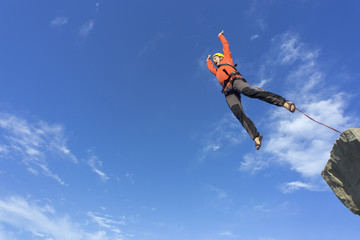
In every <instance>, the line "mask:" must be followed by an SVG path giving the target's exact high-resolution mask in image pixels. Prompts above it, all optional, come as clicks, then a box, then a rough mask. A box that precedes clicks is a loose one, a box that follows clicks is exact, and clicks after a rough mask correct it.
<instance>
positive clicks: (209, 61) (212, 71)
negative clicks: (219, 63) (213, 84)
mask: <svg viewBox="0 0 360 240" xmlns="http://www.w3.org/2000/svg"><path fill="white" fill-rule="evenodd" d="M206 63H207V66H208V68H209V70H210V72H211V73H212V74H214V75H216V68H215V67H214V65H213V63H212V62H211V60H210V59H208V60H206Z"/></svg>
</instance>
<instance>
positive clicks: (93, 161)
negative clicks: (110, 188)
mask: <svg viewBox="0 0 360 240" xmlns="http://www.w3.org/2000/svg"><path fill="white" fill-rule="evenodd" d="M88 153H89V158H88V160H87V161H86V162H87V164H88V165H89V166H90V167H91V170H92V171H93V172H94V173H96V174H97V175H98V176H99V177H100V178H101V180H102V181H104V182H106V181H107V180H109V177H108V176H107V175H106V174H105V173H104V172H103V171H101V170H100V168H101V167H102V161H100V160H99V159H98V157H97V156H96V155H95V154H94V153H93V151H92V150H88Z"/></svg>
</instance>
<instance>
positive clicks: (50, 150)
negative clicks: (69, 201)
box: [0, 113, 78, 184]
mask: <svg viewBox="0 0 360 240" xmlns="http://www.w3.org/2000/svg"><path fill="white" fill-rule="evenodd" d="M0 130H1V131H2V134H1V136H0V157H3V158H9V159H19V160H20V161H21V162H22V163H23V164H24V165H25V166H26V168H27V169H28V170H29V171H30V172H31V173H33V174H34V175H40V174H42V175H44V176H48V177H51V178H53V179H55V180H57V181H58V182H59V183H60V184H65V183H64V181H63V180H62V179H61V178H60V177H59V176H58V175H57V174H55V173H53V172H52V171H51V170H50V168H49V166H48V160H49V159H52V158H61V159H70V160H71V161H73V162H74V163H77V162H78V161H77V158H76V157H75V156H74V155H73V154H72V153H71V151H70V150H69V148H68V147H67V145H66V141H67V140H66V138H65V137H64V135H65V134H64V129H63V127H62V126H60V125H57V124H54V125H49V124H47V123H45V122H43V121H38V122H36V123H30V122H29V121H27V120H25V119H23V118H20V117H17V116H15V115H11V114H6V113H0Z"/></svg>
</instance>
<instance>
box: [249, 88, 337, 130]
mask: <svg viewBox="0 0 360 240" xmlns="http://www.w3.org/2000/svg"><path fill="white" fill-rule="evenodd" d="M248 84H249V85H250V86H252V87H254V88H257V89H259V90H261V91H265V92H266V90H264V89H262V88H260V87H258V86H255V85H253V84H250V83H248ZM295 108H296V110H298V111H299V112H301V113H302V114H304V116H305V117H307V118H309V119H310V120H312V121H314V122H316V123H318V124H320V125H323V126H325V127H327V128H329V129H331V130H334V131H335V132H338V133H340V134H341V132H340V131H338V130H336V129H335V128H332V127H330V126H328V125H325V124H323V123H321V122H319V121H316V120H315V119H313V118H312V117H310V116H309V115H307V114H306V113H304V112H303V111H301V110H300V109H299V108H297V107H296V106H295Z"/></svg>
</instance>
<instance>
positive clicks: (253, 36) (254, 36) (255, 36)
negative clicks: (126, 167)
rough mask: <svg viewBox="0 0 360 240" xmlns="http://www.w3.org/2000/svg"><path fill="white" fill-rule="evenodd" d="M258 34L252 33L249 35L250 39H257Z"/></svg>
mask: <svg viewBox="0 0 360 240" xmlns="http://www.w3.org/2000/svg"><path fill="white" fill-rule="evenodd" d="M259 37H260V36H259V35H258V34H254V35H252V36H251V37H250V40H254V39H257V38H259Z"/></svg>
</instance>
